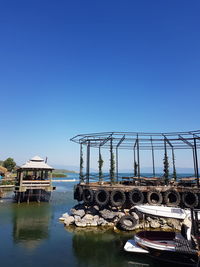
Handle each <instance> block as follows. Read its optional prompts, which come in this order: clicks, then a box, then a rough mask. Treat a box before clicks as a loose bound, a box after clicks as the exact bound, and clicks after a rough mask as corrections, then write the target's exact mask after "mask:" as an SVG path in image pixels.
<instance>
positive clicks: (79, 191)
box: [74, 185, 83, 201]
mask: <svg viewBox="0 0 200 267" xmlns="http://www.w3.org/2000/svg"><path fill="white" fill-rule="evenodd" d="M74 199H76V200H78V201H82V200H83V188H82V187H81V186H80V185H77V186H76V187H75V188H74Z"/></svg>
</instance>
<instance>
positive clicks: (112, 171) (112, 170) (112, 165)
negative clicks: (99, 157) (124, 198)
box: [110, 140, 115, 183]
mask: <svg viewBox="0 0 200 267" xmlns="http://www.w3.org/2000/svg"><path fill="white" fill-rule="evenodd" d="M110 181H111V183H114V181H115V159H114V153H113V146H112V140H111V142H110Z"/></svg>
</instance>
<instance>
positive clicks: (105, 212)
mask: <svg viewBox="0 0 200 267" xmlns="http://www.w3.org/2000/svg"><path fill="white" fill-rule="evenodd" d="M99 213H100V215H101V216H102V217H103V218H104V219H105V220H113V219H114V218H115V217H117V213H116V212H113V211H110V210H107V209H104V210H102V211H100V212H99Z"/></svg>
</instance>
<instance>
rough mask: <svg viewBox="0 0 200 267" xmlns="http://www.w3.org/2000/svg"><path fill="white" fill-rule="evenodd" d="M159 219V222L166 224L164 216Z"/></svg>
mask: <svg viewBox="0 0 200 267" xmlns="http://www.w3.org/2000/svg"><path fill="white" fill-rule="evenodd" d="M159 221H160V223H161V224H166V223H167V220H166V219H164V218H160V219H159Z"/></svg>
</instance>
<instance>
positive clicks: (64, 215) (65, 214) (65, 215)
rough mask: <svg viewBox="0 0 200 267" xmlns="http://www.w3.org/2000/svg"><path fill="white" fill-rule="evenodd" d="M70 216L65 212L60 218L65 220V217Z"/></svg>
mask: <svg viewBox="0 0 200 267" xmlns="http://www.w3.org/2000/svg"><path fill="white" fill-rule="evenodd" d="M69 216H70V215H69V213H68V212H66V213H63V215H62V217H63V218H67V217H69Z"/></svg>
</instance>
